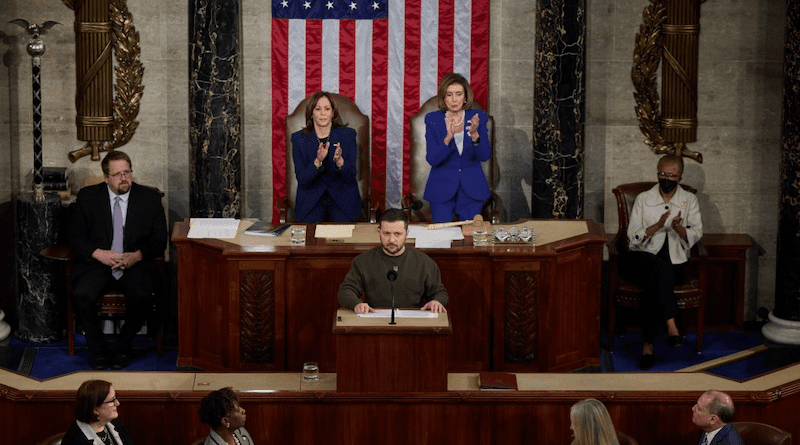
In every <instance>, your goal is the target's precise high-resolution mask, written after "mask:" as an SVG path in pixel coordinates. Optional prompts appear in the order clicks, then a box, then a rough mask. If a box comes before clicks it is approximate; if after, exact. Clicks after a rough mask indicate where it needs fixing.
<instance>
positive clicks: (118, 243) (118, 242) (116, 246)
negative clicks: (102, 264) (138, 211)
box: [111, 196, 122, 280]
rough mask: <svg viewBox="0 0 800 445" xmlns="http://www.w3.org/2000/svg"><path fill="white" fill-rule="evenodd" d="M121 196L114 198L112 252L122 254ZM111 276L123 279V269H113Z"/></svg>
mask: <svg viewBox="0 0 800 445" xmlns="http://www.w3.org/2000/svg"><path fill="white" fill-rule="evenodd" d="M119 200H120V198H119V196H117V197H116V198H114V218H113V222H114V239H113V240H112V241H111V250H113V251H114V252H117V253H122V207H121V206H120V204H119ZM111 275H113V276H114V278H115V279H117V280H119V279H120V278H122V269H112V270H111Z"/></svg>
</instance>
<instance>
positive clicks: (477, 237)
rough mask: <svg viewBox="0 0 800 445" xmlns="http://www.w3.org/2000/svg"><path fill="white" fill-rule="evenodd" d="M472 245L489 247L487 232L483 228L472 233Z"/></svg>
mask: <svg viewBox="0 0 800 445" xmlns="http://www.w3.org/2000/svg"><path fill="white" fill-rule="evenodd" d="M472 245H473V246H488V245H489V232H487V231H486V229H485V228H484V227H480V228H477V229H475V231H473V232H472Z"/></svg>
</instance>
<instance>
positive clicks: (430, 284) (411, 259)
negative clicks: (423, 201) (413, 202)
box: [339, 209, 448, 314]
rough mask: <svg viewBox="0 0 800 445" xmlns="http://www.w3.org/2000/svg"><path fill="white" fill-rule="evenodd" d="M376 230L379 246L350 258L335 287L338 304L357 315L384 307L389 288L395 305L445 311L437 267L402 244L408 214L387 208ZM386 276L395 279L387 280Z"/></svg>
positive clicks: (388, 303) (389, 299)
mask: <svg viewBox="0 0 800 445" xmlns="http://www.w3.org/2000/svg"><path fill="white" fill-rule="evenodd" d="M378 230H379V233H380V239H381V245H380V246H378V247H375V248H373V249H370V250H368V251H366V252H364V253H362V254H360V255H358V256H357V257H355V258H354V259H353V262H352V263H351V264H350V271H349V272H347V276H346V277H345V278H344V281H343V282H342V284H341V285H340V286H339V304H340V305H341V306H342V307H343V308H347V309H352V310H353V311H355V313H357V314H366V313H368V312H375V309H374V308H376V307H379V308H388V307H391V306H392V287H393V288H394V296H395V307H398V308H420V309H421V310H430V311H431V312H435V313H442V312H447V310H446V309H445V306H446V305H447V301H448V295H447V291H446V290H445V288H444V285H442V278H441V273H440V272H439V266H438V265H437V264H436V263H435V262H434V261H433V260H432V259H431V258H430V257H429V256H428V255H426V254H425V253H423V252H420V251H419V250H417V249H415V248H413V247H411V246H406V236H408V215H407V214H406V213H405V212H404V211H402V210H400V209H389V210H387V211H386V213H384V214H383V215H381V218H380V221H379V222H378ZM390 275H391V276H393V277H394V278H395V279H396V281H393V282H392V281H390ZM392 283H393V284H392ZM362 294H365V299H364V301H363V302H362V301H361V295H362Z"/></svg>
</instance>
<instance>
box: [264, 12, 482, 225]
mask: <svg viewBox="0 0 800 445" xmlns="http://www.w3.org/2000/svg"><path fill="white" fill-rule="evenodd" d="M489 1H490V0H406V1H403V0H272V178H273V179H272V185H273V190H274V193H273V219H274V220H276V221H277V219H278V212H277V203H278V202H279V200H280V199H281V198H282V197H283V196H282V195H283V193H284V184H285V182H286V125H285V122H286V116H287V115H288V114H289V113H291V112H292V111H294V109H295V107H297V104H299V103H300V101H302V100H303V99H304V98H305V97H306V96H309V95H311V94H313V93H314V92H316V91H319V90H325V91H329V92H334V93H339V94H342V95H345V96H347V97H349V98H351V99H353V101H354V102H355V103H356V105H358V107H359V109H361V112H362V113H364V114H366V115H367V116H369V117H370V122H371V125H372V181H371V184H370V189H371V193H372V195H373V196H374V197H377V198H378V200H380V199H385V203H386V205H387V206H388V207H399V206H400V202H401V200H402V196H403V195H404V194H406V193H408V192H409V175H410V171H409V159H410V156H409V150H410V145H411V137H410V134H411V133H410V123H409V118H410V117H411V116H413V115H414V114H415V113H416V112H417V111H419V107H420V106H421V105H422V104H423V103H424V102H425V101H426V100H428V99H429V98H430V97H432V96H435V95H436V88H437V86H438V84H439V80H440V79H441V78H442V77H443V76H444V75H445V74H448V73H451V72H456V73H460V74H462V75H463V76H464V77H466V78H467V80H468V81H469V82H470V85H471V86H472V89H473V91H474V93H475V100H476V101H477V102H478V103H479V104H480V105H481V106H483V107H485V106H486V105H487V104H486V98H487V90H488V79H489ZM292 174H293V173H292ZM379 202H380V201H379Z"/></svg>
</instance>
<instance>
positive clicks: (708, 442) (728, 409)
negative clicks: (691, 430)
mask: <svg viewBox="0 0 800 445" xmlns="http://www.w3.org/2000/svg"><path fill="white" fill-rule="evenodd" d="M734 411H735V409H734V407H733V400H732V399H731V396H729V395H727V394H725V393H724V392H721V391H714V390H709V391H706V392H704V393H703V395H701V396H700V398H699V399H697V403H695V405H694V406H693V407H692V423H694V424H695V425H697V426H698V427H700V429H701V430H703V435H702V436H701V437H700V442H699V443H700V445H744V441H743V440H742V436H740V435H739V431H737V430H736V428H735V427H734V426H733V425H731V420H733V413H734Z"/></svg>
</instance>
